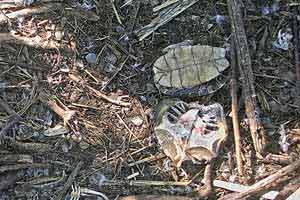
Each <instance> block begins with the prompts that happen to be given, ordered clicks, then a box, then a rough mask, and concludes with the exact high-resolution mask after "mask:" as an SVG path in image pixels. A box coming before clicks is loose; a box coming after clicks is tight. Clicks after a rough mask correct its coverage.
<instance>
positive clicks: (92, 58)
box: [85, 53, 97, 64]
mask: <svg viewBox="0 0 300 200" xmlns="http://www.w3.org/2000/svg"><path fill="white" fill-rule="evenodd" d="M85 59H86V61H87V62H88V63H89V64H96V62H97V55H96V54H94V53H88V54H87V55H86V56H85Z"/></svg>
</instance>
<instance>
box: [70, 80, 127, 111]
mask: <svg viewBox="0 0 300 200" xmlns="http://www.w3.org/2000/svg"><path fill="white" fill-rule="evenodd" d="M69 77H70V78H71V79H72V80H73V81H75V82H76V83H80V84H82V86H83V87H84V88H86V89H87V90H89V91H91V92H92V93H94V95H95V96H97V97H99V98H102V99H104V100H106V101H108V102H110V103H113V104H116V105H119V106H130V105H131V103H129V102H124V101H122V99H124V98H126V97H127V96H126V95H125V96H119V97H117V98H116V99H114V98H111V97H109V96H107V95H105V94H103V93H102V92H100V91H98V90H96V89H94V88H93V87H91V86H89V85H88V84H87V83H85V82H84V80H83V79H82V78H81V77H79V76H78V75H77V74H69Z"/></svg>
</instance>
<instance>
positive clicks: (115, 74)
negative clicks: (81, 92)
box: [101, 56, 129, 91]
mask: <svg viewBox="0 0 300 200" xmlns="http://www.w3.org/2000/svg"><path fill="white" fill-rule="evenodd" d="M128 58H129V57H128V56H127V58H125V60H124V62H123V63H122V64H121V66H120V68H119V69H118V70H117V71H116V72H115V73H114V75H113V76H112V77H111V78H110V79H109V80H108V81H107V82H106V83H105V84H104V85H103V87H102V88H101V91H103V90H104V89H105V88H106V87H107V86H108V85H109V84H110V83H111V82H112V80H114V78H115V77H116V76H117V75H118V74H119V72H120V71H122V69H123V67H124V65H125V63H126V62H127V60H128Z"/></svg>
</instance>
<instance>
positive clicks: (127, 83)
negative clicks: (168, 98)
mask: <svg viewBox="0 0 300 200" xmlns="http://www.w3.org/2000/svg"><path fill="white" fill-rule="evenodd" d="M15 2H19V3H18V4H15ZM24 2H26V4H23V3H24ZM165 2H167V3H166V4H163V3H165ZM174 2H175V3H174ZM178 2H180V1H174V0H169V1H159V0H153V1H138V0H137V1H135V0H133V1H130V0H127V1H119V0H115V1H114V0H111V1H109V0H91V1H72V0H70V1H60V0H40V1H36V2H34V3H33V4H30V3H31V2H30V1H13V0H4V1H0V31H1V32H0V137H1V145H0V155H1V156H0V199H57V200H58V199H72V200H75V199H79V197H80V199H106V198H109V199H114V198H116V197H118V196H125V195H134V194H137V195H142V196H136V197H133V196H129V197H126V198H125V197H120V198H119V199H147V198H148V199H165V198H166V199H174V200H175V199H176V198H179V197H175V196H172V197H166V196H165V195H185V196H186V197H184V198H183V197H180V198H181V199H185V198H186V199H192V198H197V193H196V194H195V193H193V192H192V190H193V189H194V186H195V184H197V183H199V180H201V178H200V177H202V176H203V170H204V167H202V169H201V166H200V167H199V166H197V167H196V168H197V169H192V170H191V171H192V172H193V173H192V174H189V176H188V179H187V180H186V179H181V178H180V177H181V176H180V175H178V174H176V172H174V170H172V169H170V168H167V167H166V162H165V156H164V154H162V151H161V150H160V148H159V146H158V145H157V141H156V138H155V137H154V134H153V122H154V118H153V116H154V115H153V112H154V111H153V107H154V105H156V104H157V102H158V101H159V100H160V99H162V98H165V96H164V95H162V94H160V93H159V91H158V90H157V89H156V87H155V85H154V83H153V72H152V67H153V63H154V62H155V60H156V59H157V58H158V57H159V56H161V55H162V50H163V49H164V48H165V47H166V46H168V45H171V44H175V43H179V42H182V41H184V40H193V42H194V44H201V45H211V46H217V47H225V48H226V47H230V49H231V51H234V49H236V53H234V54H232V55H231V63H234V61H233V60H235V59H236V60H237V62H236V63H237V64H236V65H237V66H236V69H238V70H236V74H235V76H233V79H232V83H233V84H229V83H228V84H226V85H225V86H224V87H223V88H222V89H221V90H218V91H217V92H215V93H213V94H210V95H208V96H205V97H201V98H195V99H188V100H187V101H200V102H201V103H204V104H208V103H212V102H219V103H220V104H222V105H223V107H224V110H225V112H226V116H227V121H228V125H229V128H230V130H229V138H228V141H227V143H226V145H225V147H224V148H223V150H222V152H221V154H220V156H219V157H218V158H217V163H216V164H215V166H214V167H213V169H214V174H215V176H214V179H215V181H214V185H215V191H214V193H213V194H212V195H211V196H210V197H209V199H218V198H220V199H234V198H235V199H241V198H244V197H249V196H251V197H253V198H254V199H258V196H261V195H262V194H264V193H267V192H269V191H271V190H274V191H278V192H279V193H276V192H275V194H276V195H273V196H272V194H269V196H268V195H265V196H264V197H266V198H267V199H284V198H286V197H287V196H289V195H290V194H291V193H293V192H295V191H296V190H297V189H298V188H299V186H300V177H299V173H297V172H298V171H299V165H300V164H299V160H297V159H298V158H299V150H300V148H299V141H300V123H299V106H300V101H299V100H300V98H299V93H300V92H299V79H300V77H299V55H298V54H299V33H298V32H299V31H297V30H299V23H300V22H299V16H300V15H299V12H298V10H297V9H298V6H299V4H297V3H295V2H296V1H294V2H293V1H292V0H282V1H276V0H274V1H267V0H266V1H255V0H245V1H241V2H242V6H241V5H240V6H241V8H240V9H241V12H240V13H239V15H237V13H235V12H238V9H236V10H232V9H231V12H233V13H230V12H228V6H229V11H230V8H234V6H236V2H237V1H235V0H228V1H225V0H222V1H212V0H210V1H196V0H190V1H183V2H185V5H184V6H186V8H184V10H183V12H182V13H181V14H178V13H177V14H178V15H177V14H176V15H172V16H171V17H170V18H168V17H169V16H167V17H166V16H165V15H166V14H165V13H164V14H162V13H160V15H159V17H155V16H157V14H154V13H153V12H152V9H153V8H155V9H154V10H155V11H157V12H158V13H159V11H160V10H161V9H162V7H166V8H169V6H173V5H175V4H176V3H177V4H176V5H181V4H180V3H178ZM186 2H190V4H191V5H187V4H186ZM262 2H263V3H262ZM168 3H169V4H170V5H169V4H168ZM182 5H183V4H182ZM184 6H183V7H184ZM230 6H232V7H230ZM181 8H182V7H181ZM172 9H173V10H174V9H175V10H176V9H178V8H176V7H174V6H173V8H172ZM172 9H170V10H172ZM164 17H166V18H164ZM239 17H240V18H239ZM234 20H237V21H234ZM239 20H240V21H239ZM153 22H156V24H155V26H152V28H153V27H154V30H151V26H150V29H149V26H148V27H146V29H145V28H143V27H145V26H146V25H148V24H149V23H153ZM159 22H161V23H164V25H162V26H159ZM235 22H236V24H235ZM238 22H242V23H243V24H241V23H238ZM233 24H234V25H233ZM232 26H233V27H234V26H235V28H234V29H231V27H232ZM241 27H242V28H243V27H244V29H245V35H239V34H241V32H238V31H237V30H240V29H239V28H241ZM149 30H150V33H149V34H148V35H147V34H146V35H145V34H144V33H145V32H146V33H148V32H147V31H149ZM230 36H231V37H230ZM291 36H293V37H291ZM234 38H235V41H234ZM243 39H246V40H247V42H248V43H247V44H246V45H247V48H248V49H249V51H248V52H247V51H244V50H245V49H244V48H243V47H244V46H243V45H245V44H244V43H243V42H241V41H243ZM230 40H231V41H230ZM230 44H231V45H230ZM234 46H235V47H236V48H234ZM241 49H242V51H240V50H241ZM247 53H248V54H247ZM236 55H237V58H235V56H236ZM247 56H248V57H247ZM228 57H230V54H229V55H228ZM245 57H246V58H245ZM248 58H250V59H251V62H252V65H251V63H250V67H252V68H251V70H252V72H253V77H252V78H253V79H254V80H255V81H253V80H252V82H251V77H250V78H249V74H250V75H251V73H252V72H251V73H249V71H247V70H249V68H247V67H249V65H247V61H246V62H244V61H243V59H246V60H247V59H248ZM239 59H242V61H241V60H239ZM245 63H246V64H245ZM248 64H249V63H248ZM243 67H246V68H243ZM231 70H232V66H231ZM233 71H234V69H233ZM228 74H229V75H231V73H230V72H229V73H228ZM239 77H242V79H240V78H239ZM245 80H246V81H245ZM247 80H250V82H247ZM247 87H248V89H247ZM253 87H255V93H251V92H253V90H252V89H253ZM232 88H233V89H232ZM245 88H246V89H245ZM249 88H250V89H249ZM245 91H248V92H249V91H250V93H249V94H247V92H245ZM247 95H248V96H247ZM253 95H255V103H254V104H251V101H252V100H250V104H251V105H254V107H253V108H252V110H251V109H250V111H249V110H247V105H248V103H249V102H248V101H247V98H248V97H249V98H250V97H251V98H252V97H253ZM251 98H250V99H251ZM232 99H234V101H233V102H234V103H233V104H231V101H232ZM252 103H253V102H252ZM245 106H246V111H247V112H245V109H244V108H245ZM248 106H249V105H248ZM232 108H233V110H232ZM258 110H259V111H258ZM248 111H249V112H250V115H249V112H248ZM251 112H253V113H254V114H255V116H254V115H251ZM235 114H238V117H237V118H235V117H236V115H235ZM258 114H259V115H258ZM251 116H252V117H254V119H251ZM232 117H233V118H234V119H236V121H235V122H234V123H235V126H236V127H235V130H234V131H233V128H231V127H232V125H231V124H232V122H231V121H232ZM247 117H248V119H247ZM249 117H250V119H249ZM251 120H254V121H255V120H259V125H262V126H263V127H264V129H263V130H264V133H263V134H264V137H265V139H266V141H264V143H265V144H263V145H262V147H260V146H259V144H256V142H258V143H260V142H262V141H261V140H260V139H261V138H260V139H257V140H256V139H255V137H256V136H255V134H257V132H256V133H255V131H257V130H254V129H255V127H254V128H253V127H252V128H251V126H253V124H254V123H255V122H251ZM249 122H250V123H249ZM249 125H250V130H249ZM237 128H239V130H240V139H236V137H238V135H237V134H235V135H234V134H233V132H236V131H237V130H238V129H237ZM260 130H261V129H260ZM253 134H254V135H253ZM251 135H252V137H251ZM234 137H235V140H234ZM233 141H236V142H238V141H240V143H241V144H240V148H236V149H235V146H234V142H233ZM236 152H238V154H236ZM235 155H238V156H237V157H236V156H235ZM187 167H188V168H193V167H194V166H193V165H190V164H189V166H187ZM194 168H195V167H194ZM199 169H201V170H200V172H199ZM275 172H277V173H275ZM174 177H177V178H178V177H179V180H177V181H176V182H175V181H174ZM220 181H224V182H220ZM230 182H235V183H237V184H239V185H237V187H236V188H238V189H234V188H235V187H233V186H232V185H231V184H230ZM246 185H252V187H249V186H246ZM232 191H234V192H239V193H230V192H232ZM146 194H152V196H147V195H146ZM155 194H158V196H155ZM228 194H229V196H228ZM230 195H231V196H230ZM189 196H191V197H189ZM296 198H297V197H296ZM296 198H294V199H296ZM298 198H299V196H298Z"/></svg>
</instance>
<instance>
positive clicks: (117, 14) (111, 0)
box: [110, 0, 123, 25]
mask: <svg viewBox="0 0 300 200" xmlns="http://www.w3.org/2000/svg"><path fill="white" fill-rule="evenodd" d="M110 2H111V6H112V8H113V10H114V13H115V15H116V17H117V20H118V22H119V24H121V25H123V24H122V21H121V18H120V15H119V13H118V11H117V9H116V6H115V4H114V0H110Z"/></svg>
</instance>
